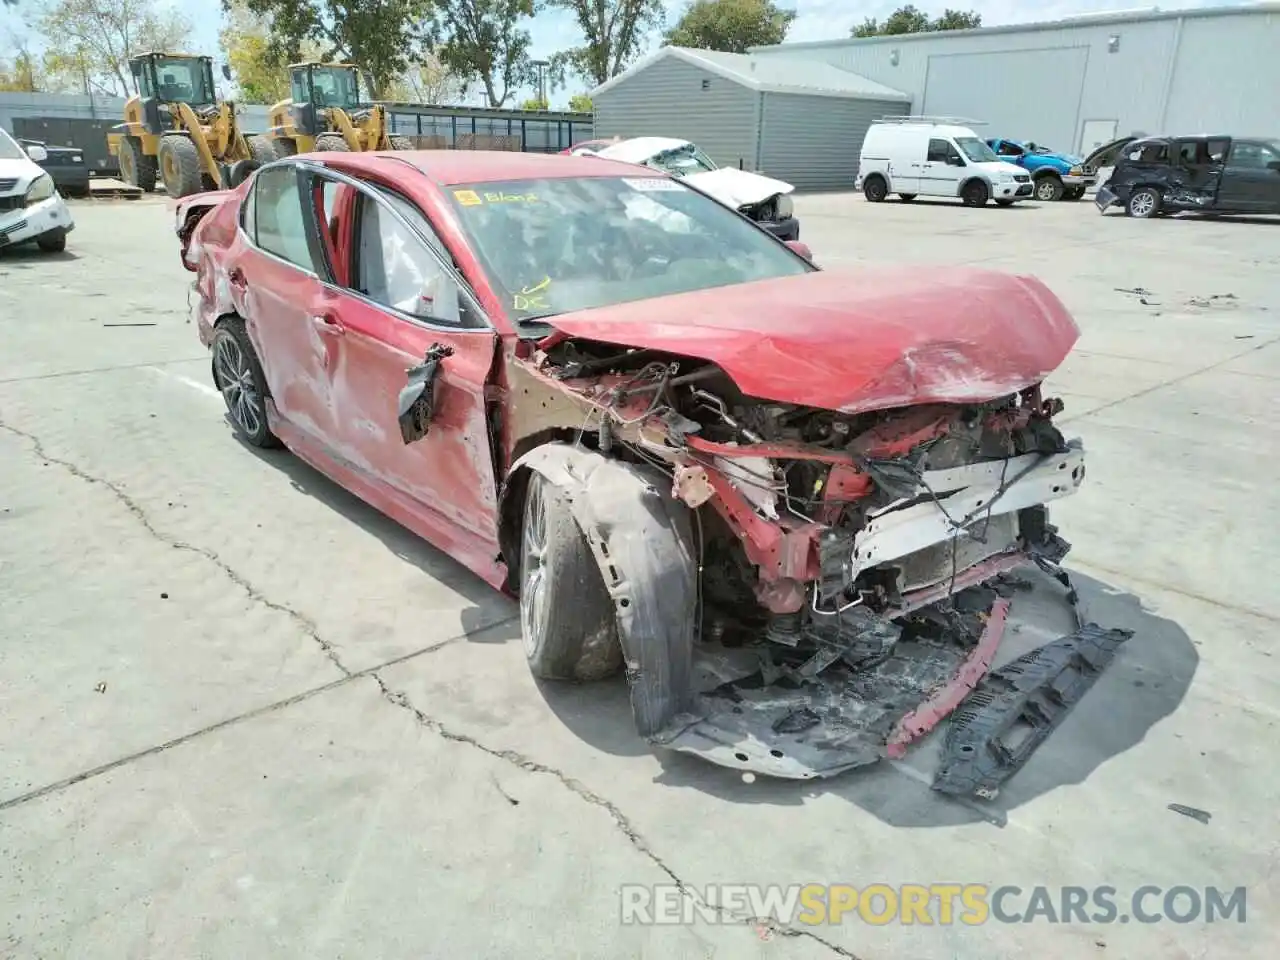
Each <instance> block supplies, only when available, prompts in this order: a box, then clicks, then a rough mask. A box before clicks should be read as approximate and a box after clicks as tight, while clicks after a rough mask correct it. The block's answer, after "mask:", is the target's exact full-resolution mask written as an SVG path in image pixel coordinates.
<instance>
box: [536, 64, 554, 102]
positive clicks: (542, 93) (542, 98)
mask: <svg viewBox="0 0 1280 960" xmlns="http://www.w3.org/2000/svg"><path fill="white" fill-rule="evenodd" d="M532 63H533V67H534V69H535V70H537V71H538V102H539V103H541V104H542V109H543V110H546V109H547V108H548V106H549V104H548V102H547V68H548V67H549V66H551V63H550V61H547V60H534V61H532Z"/></svg>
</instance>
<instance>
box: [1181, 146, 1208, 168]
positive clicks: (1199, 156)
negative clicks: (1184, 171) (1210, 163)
mask: <svg viewBox="0 0 1280 960" xmlns="http://www.w3.org/2000/svg"><path fill="white" fill-rule="evenodd" d="M1177 147H1178V163H1180V164H1181V165H1182V166H1184V167H1195V166H1200V165H1203V164H1204V163H1205V162H1206V161H1207V160H1208V154H1205V153H1204V152H1203V151H1202V149H1201V148H1202V147H1203V144H1202V143H1201V142H1200V141H1198V140H1183V141H1182V142H1180V143H1179V144H1178V145H1177Z"/></svg>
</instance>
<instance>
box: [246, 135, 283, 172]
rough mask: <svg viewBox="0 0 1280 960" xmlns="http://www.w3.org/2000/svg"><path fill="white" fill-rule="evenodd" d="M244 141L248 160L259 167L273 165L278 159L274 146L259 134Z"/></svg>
mask: <svg viewBox="0 0 1280 960" xmlns="http://www.w3.org/2000/svg"><path fill="white" fill-rule="evenodd" d="M245 141H246V143H247V144H248V146H249V156H250V158H252V159H253V160H256V161H257V162H258V165H259V166H261V165H263V164H268V163H273V162H275V161H276V160H278V159H280V158H279V156H278V155H277V154H276V145H275V144H274V143H273V142H272V141H271V139H270V138H269V137H264V136H262V135H261V134H254V135H253V136H251V137H246V138H245Z"/></svg>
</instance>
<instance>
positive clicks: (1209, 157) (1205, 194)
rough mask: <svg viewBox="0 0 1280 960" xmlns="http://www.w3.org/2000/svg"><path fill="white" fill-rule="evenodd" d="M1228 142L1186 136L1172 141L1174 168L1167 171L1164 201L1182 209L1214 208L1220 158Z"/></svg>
mask: <svg viewBox="0 0 1280 960" xmlns="http://www.w3.org/2000/svg"><path fill="white" fill-rule="evenodd" d="M1230 146H1231V144H1230V141H1228V140H1224V139H1221V138H1215V139H1211V140H1205V139H1203V138H1200V137H1186V138H1183V139H1179V140H1176V141H1174V149H1173V163H1174V167H1173V169H1172V170H1171V171H1170V173H1169V187H1168V188H1167V189H1166V190H1165V202H1166V203H1168V204H1169V205H1170V206H1178V207H1182V208H1183V209H1204V210H1213V209H1217V208H1218V205H1219V198H1218V188H1219V186H1220V184H1221V181H1222V169H1223V161H1224V160H1225V159H1226V156H1227V152H1228V150H1229V149H1230Z"/></svg>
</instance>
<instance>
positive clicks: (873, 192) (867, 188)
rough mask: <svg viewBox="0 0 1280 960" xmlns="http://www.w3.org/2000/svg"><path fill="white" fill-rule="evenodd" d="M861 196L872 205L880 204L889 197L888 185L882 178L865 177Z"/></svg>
mask: <svg viewBox="0 0 1280 960" xmlns="http://www.w3.org/2000/svg"><path fill="white" fill-rule="evenodd" d="M862 195H863V196H864V197H866V198H867V199H868V200H870V201H871V202H872V203H880V202H881V201H882V200H884V198H885V197H887V196H888V195H889V185H888V184H887V183H885V182H884V177H879V176H876V177H867V179H866V182H865V183H863V185H862Z"/></svg>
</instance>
